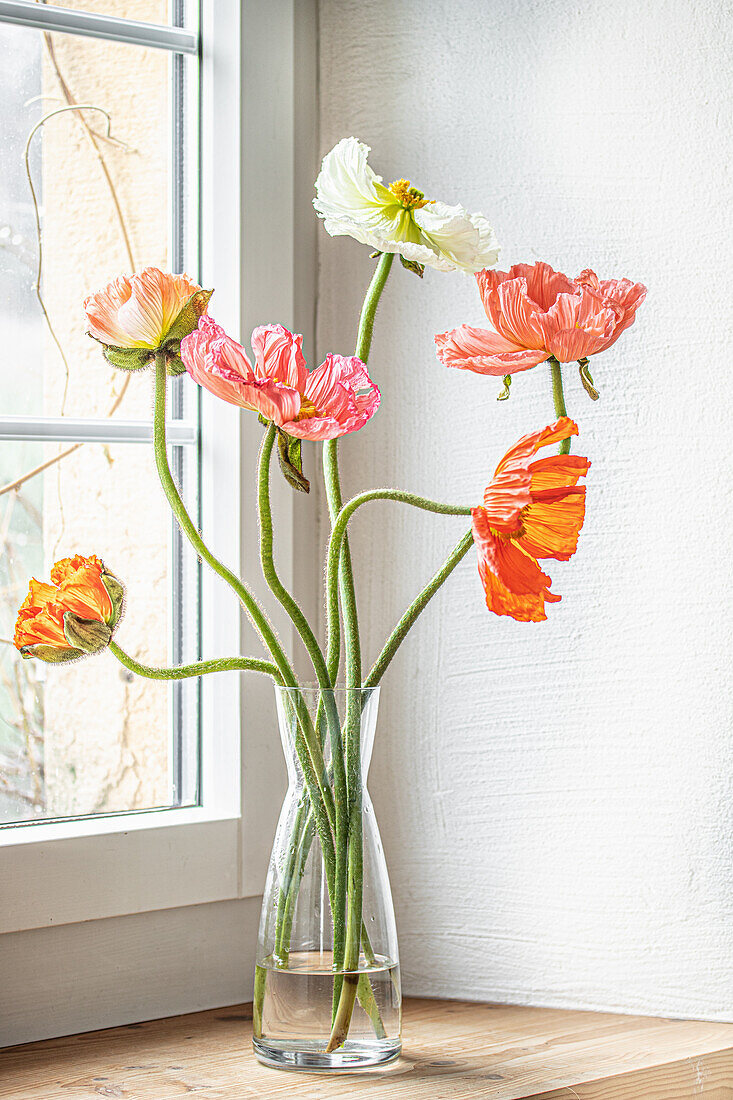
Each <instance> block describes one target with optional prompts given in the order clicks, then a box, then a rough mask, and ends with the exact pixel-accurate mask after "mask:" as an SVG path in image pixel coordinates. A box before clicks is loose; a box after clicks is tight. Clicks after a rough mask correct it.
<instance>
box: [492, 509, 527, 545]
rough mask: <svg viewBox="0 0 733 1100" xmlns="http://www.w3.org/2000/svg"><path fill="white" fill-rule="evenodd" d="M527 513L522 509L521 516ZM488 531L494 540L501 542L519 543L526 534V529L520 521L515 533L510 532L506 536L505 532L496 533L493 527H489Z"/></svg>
mask: <svg viewBox="0 0 733 1100" xmlns="http://www.w3.org/2000/svg"><path fill="white" fill-rule="evenodd" d="M526 511H527V509H526V508H523V509H522V515H524V513H525V512H526ZM489 530H490V531H491V534H492V535H493V536H494V538H497V539H501V540H502V541H503V542H519V540H520V539H522V538H524V536H525V535H526V534H527V529H526V527H525V526H524V524H523V523H522V522H521V520H520V524H519V527H518V528H517V530H516V531H510V532H509V533H508V534H507V532H506V531H497V530H496V528H495V527H490V528H489Z"/></svg>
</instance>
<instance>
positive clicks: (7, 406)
mask: <svg viewBox="0 0 733 1100" xmlns="http://www.w3.org/2000/svg"><path fill="white" fill-rule="evenodd" d="M123 6H124V5H123ZM138 6H140V7H142V6H143V5H142V0H141V2H140V4H139V5H138ZM125 10H127V9H125ZM116 14H120V11H119V10H117V11H116ZM191 65H193V66H194V69H195V61H193V62H192V61H188V60H187V61H184V60H183V59H182V58H181V57H178V56H176V55H172V54H170V53H168V52H167V51H164V50H153V49H144V48H141V47H139V46H128V45H122V44H119V43H115V42H107V41H101V40H94V39H90V38H83V37H78V36H76V35H70V34H45V33H43V32H41V31H37V30H34V29H29V28H21V27H15V26H10V25H7V24H2V23H0V102H2V103H3V108H4V109H3V111H2V112H1V113H0V323H2V326H3V335H4V343H5V347H4V351H5V357H6V362H9V363H12V364H13V370H12V371H8V372H5V373H4V374H3V379H2V383H3V393H2V407H1V410H0V411H1V412H2V414H3V415H34V416H35V415H38V416H58V415H66V416H73V417H106V416H108V415H116V416H118V417H121V418H123V419H138V418H149V416H150V408H151V401H150V393H149V387H146V386H145V385H137V384H136V385H133V384H132V381H131V379H130V378H129V376H127V375H126V374H124V373H122V372H120V371H114V370H112V369H111V368H109V367H108V366H106V364H105V363H104V361H103V360H102V357H101V353H100V349H99V346H98V345H97V344H95V343H94V341H92V340H90V339H89V337H87V336H86V335H85V327H86V325H85V318H84V314H83V311H82V302H83V300H84V298H85V297H86V296H87V295H88V294H89V293H91V292H93V291H95V290H98V289H100V288H102V287H103V286H105V285H106V284H107V283H108V282H109V281H110V280H111V279H113V278H115V277H116V276H117V275H119V274H121V273H123V272H129V271H131V270H134V269H140V268H142V267H145V266H146V265H149V264H153V265H155V266H157V267H161V268H163V269H168V270H171V269H174V268H175V269H180V265H182V264H183V263H184V262H185V263H188V264H190V265H191V268H192V274H195V270H196V257H195V254H194V253H192V252H191V251H188V252H187V253H186V250H185V245H186V243H187V242H185V241H184V242H183V246H184V247H183V248H182V246H181V241H180V239H179V238H180V231H179V228H178V227H179V226H180V225H186V226H188V227H189V230H190V235H191V237H192V238H193V237H195V232H196V217H195V214H196V206H195V195H191V196H189V195H187V194H186V189H185V187H184V186H183V184H182V168H184V167H185V169H186V171H187V172H188V171H189V169H190V173H189V174H191V175H193V174H194V170H195V159H194V157H193V153H194V150H195V142H193V141H192V142H191V147H190V152H191V154H192V156H190V157H189V156H188V153H189V150H188V149H187V148H186V147H185V146H186V143H187V139H186V132H187V126H186V125H183V126H180V127H179V126H178V125H176V133H177V135H179V136H180V135H182V136H180V140H179V136H177V137H176V147H175V156H174V155H173V148H174V143H173V120H174V115H175V114H176V113H178V115H179V119H180V120H183V117H184V114H185V115H186V116H190V114H191V112H190V111H189V112H184V111H183V106H182V103H183V98H184V96H185V94H186V93H185V81H186V79H188V77H189V76H191V78H192V79H195V72H194V73H193V74H189V73H188V70H189V68H190V66H191ZM69 102H72V103H77V104H90V105H94V106H96V107H100V108H103V109H104V110H106V111H107V112H108V113H109V115H110V117H111V138H112V140H108V139H107V138H106V137H105V134H106V127H107V122H106V119H105V116H104V115H103V114H101V113H100V112H98V111H92V110H87V111H85V112H83V114H80V113H78V112H73V111H66V112H65V113H61V114H57V115H56V116H54V117H52V118H50V119H48V120H47V121H46V122H45V123H44V125H43V126H42V127H41V129H40V130H39V131H37V133H36V135H35V137H34V138H33V141H32V144H31V147H30V155H29V166H30V170H31V174H32V179H33V181H34V184H35V189H36V194H37V200H38V204H39V213H40V217H41V227H42V235H41V236H42V277H41V293H42V298H43V305H44V306H45V308H46V310H47V313H48V321H46V319H45V318H44V313H43V309H42V304H41V303H40V302H39V301H38V299H37V297H36V293H35V290H34V287H35V283H36V279H37V269H38V259H39V249H38V241H37V236H36V228H35V216H34V208H33V202H32V195H31V191H30V188H29V183H28V180H27V178H26V169H25V163H24V149H25V145H26V141H27V139H28V135H29V133H30V131H31V129H32V127H33V126H34V125H35V124H36V123H38V122H39V121H40V120H41V119H42V118H43V117H44V116H47V115H48V114H49V113H50V112H52V111H54V110H57V109H58V108H61V107H64V106H67V105H68V103H69ZM187 121H190V119H188V118H187ZM194 126H195V120H194ZM179 193H180V194H179ZM189 197H190V199H191V206H190V210H188V211H185V210H182V208H181V207H182V203H181V201H180V200H181V198H182V199H183V200H186V199H188V198H189ZM182 253H185V254H183V255H182ZM56 341H58V344H59V345H60V350H59V347H58V346H57V343H56ZM174 412H175V414H176V415H185V414H186V410H185V409H184V408H183V407H182V406H181V405H180V404H178V405H176V404H174Z"/></svg>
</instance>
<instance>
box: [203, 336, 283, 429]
mask: <svg viewBox="0 0 733 1100" xmlns="http://www.w3.org/2000/svg"><path fill="white" fill-rule="evenodd" d="M181 358H182V360H183V362H184V364H185V367H186V370H187V371H188V373H189V374H190V376H191V378H193V380H194V382H197V383H198V384H199V386H203V387H204V389H206V390H208V391H209V392H210V393H213V394H214V396H215V397H220V398H221V399H222V400H223V401H227V402H228V403H229V404H230V405H239V406H240V407H241V408H244V409H252V410H253V411H255V412H259V413H262V415H263V416H264V417H265V418H266V419H267V420H272V421H274V422H275V423H276V424H280V425H282V424H284V423H285V422H286V421H290V420H294V419H295V417H296V416H297V415H298V413H299V411H300V394H299V393H298V391H297V390H295V389H293V388H292V387H290V386H286V385H283V384H282V383H280V382H277V381H274V380H272V379H269V378H265V379H263V380H259V379H258V378H257V377H256V375H255V373H254V371H253V369H252V366H251V364H250V361H249V359H248V358H247V355H246V353H245V350H244V348H243V347H242V346H241V344H238V343H237V341H236V340H232V339H231V337H229V336H227V334H226V333H225V332H224V329H223V328H221V326H220V325H217V324H216V322H215V321H213V320H212V318H211V317H208V316H204V317H202V318H201V320H200V321H199V326H198V328H197V329H196V330H195V331H194V332H192V333H191V335H190V336H186V337H185V339H184V340H182V341H181Z"/></svg>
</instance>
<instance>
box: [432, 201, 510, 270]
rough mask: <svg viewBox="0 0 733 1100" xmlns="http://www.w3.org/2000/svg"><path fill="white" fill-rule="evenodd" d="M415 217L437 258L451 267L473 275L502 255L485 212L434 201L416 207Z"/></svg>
mask: <svg viewBox="0 0 733 1100" xmlns="http://www.w3.org/2000/svg"><path fill="white" fill-rule="evenodd" d="M413 217H414V221H415V224H416V225H417V226H418V228H419V229H420V230H421V232H422V235H423V237H424V239H425V243H426V244H428V245H429V247H431V248H432V250H433V251H434V253H435V257H436V259H438V260H440V261H441V264H443V265H445V264H447V265H449V269H454V270H458V271H465V272H467V273H468V274H471V275H472V274H475V272H477V271H480V270H481V269H482V268H485V267H489V266H491V265H492V264H495V263H496V261H497V260H498V259H499V244H498V241H497V240H496V237H495V236H494V231H493V229H492V228H491V226H490V225H489V223H488V222H487V220H486V219H485V218H484V217H483V215H481V214H469V213H468V211H467V210H465V209H464V208H463V207H462V206H449V205H448V204H447V203H444V202H431V203H428V205H427V206H423V207H422V208H421V209H416V210H415V211H414V213H413ZM434 266H435V265H434Z"/></svg>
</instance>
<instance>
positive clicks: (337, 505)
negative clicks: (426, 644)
mask: <svg viewBox="0 0 733 1100" xmlns="http://www.w3.org/2000/svg"><path fill="white" fill-rule="evenodd" d="M393 263H394V253H393V252H385V253H383V254H382V256H380V258H379V262H378V264H377V267H376V270H375V272H374V275H373V276H372V280H371V282H370V283H369V287H368V289H367V292H366V297H365V298H364V304H363V306H362V308H361V315H360V317H359V331H358V333H357V337H356V350H355V351H354V355H355V356H356V357H357V359H361V361H362V363H367V361H368V359H369V352H370V350H371V346H372V335H373V333H374V318H375V317H376V315H377V306H378V305H379V299H380V298H381V296H382V291H383V290H384V287H385V283H386V282H387V277H388V276H389V273H390V271H391V270H392V264H393ZM323 473H324V478H325V483H326V496H327V499H328V510H329V512H330V514H331V523H334V522H335V520H336V516H337V515H338V513H339V512H340V511H341V505H342V503H343V501H342V499H341V481H340V477H339V468H338V440H337V439H330V440H329V441H328V442H327V443H326V444H325V445H324V451H323ZM341 566H342V568H341V586H342V589H343V588H344V587H347V588H348V587H350V588H351V590H352V592H351V599H352V600H353V587H354V579H353V570H352V566H351V554H350V551H349V543H348V539H347V540H345V541H344V545H343V549H342V561H341ZM340 648H341V638H340V624H339V620H338V616H337V617H336V621H335V623H329V632H328V649H327V662H328V670H329V672H330V674H331V679H332V680H333V682H334V683H335V682H336V677H337V676H338V669H339V661H340Z"/></svg>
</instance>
